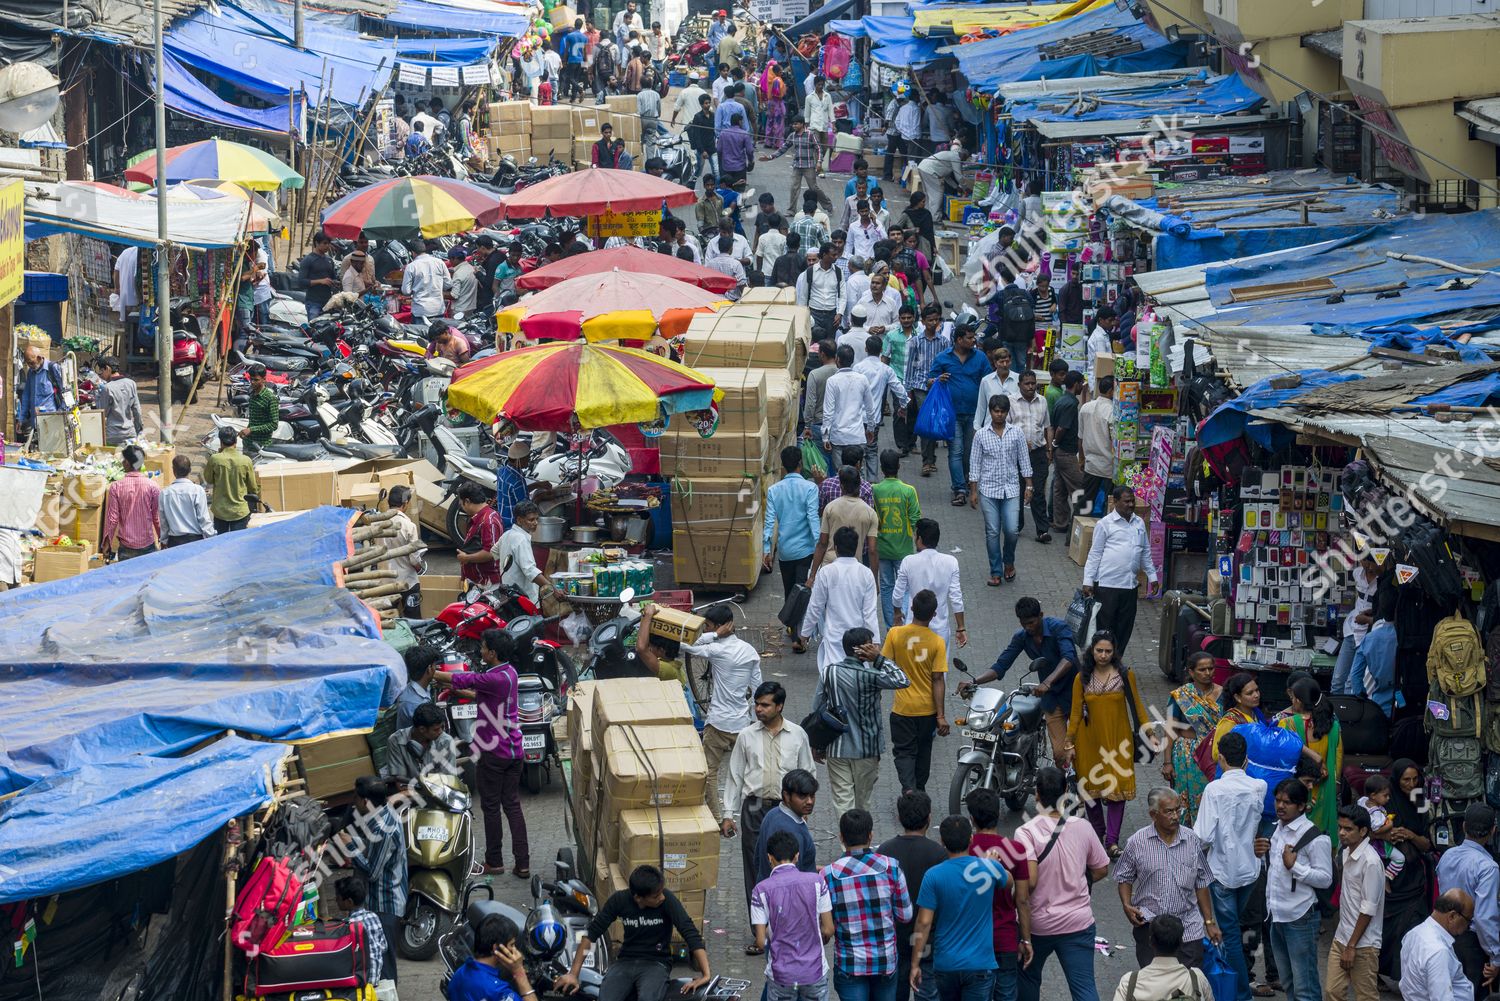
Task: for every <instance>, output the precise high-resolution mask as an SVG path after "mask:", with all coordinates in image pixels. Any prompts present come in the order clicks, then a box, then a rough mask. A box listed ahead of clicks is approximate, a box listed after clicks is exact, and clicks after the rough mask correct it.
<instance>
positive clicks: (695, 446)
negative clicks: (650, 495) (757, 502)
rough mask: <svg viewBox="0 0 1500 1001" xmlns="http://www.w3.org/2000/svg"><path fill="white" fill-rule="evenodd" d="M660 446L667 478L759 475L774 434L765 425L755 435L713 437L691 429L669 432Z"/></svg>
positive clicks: (728, 433) (725, 433)
mask: <svg viewBox="0 0 1500 1001" xmlns="http://www.w3.org/2000/svg"><path fill="white" fill-rule="evenodd" d="M778 433H779V430H778ZM659 446H660V448H661V471H662V473H663V474H664V475H668V476H671V475H677V476H712V477H716V478H720V479H723V478H726V477H734V476H737V475H740V474H745V475H748V476H756V475H758V474H759V473H760V472H761V470H762V469H764V468H765V460H766V451H767V449H769V448H770V431H769V429H768V428H767V427H766V425H765V424H764V423H762V424H761V425H760V427H758V428H756V430H755V431H754V432H753V433H733V432H729V431H719V432H717V433H715V434H714V436H713V437H712V438H704V437H702V436H700V435H699V434H698V432H697V431H695V430H693V429H691V428H684V429H681V430H669V431H667V433H666V434H664V435H662V436H661V438H660V439H659Z"/></svg>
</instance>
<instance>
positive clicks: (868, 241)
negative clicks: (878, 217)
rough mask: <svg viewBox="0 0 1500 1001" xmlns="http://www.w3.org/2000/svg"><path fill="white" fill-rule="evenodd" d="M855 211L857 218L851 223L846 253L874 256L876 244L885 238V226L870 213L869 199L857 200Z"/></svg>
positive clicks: (848, 255)
mask: <svg viewBox="0 0 1500 1001" xmlns="http://www.w3.org/2000/svg"><path fill="white" fill-rule="evenodd" d="M854 212H855V219H854V221H853V222H852V223H850V225H849V232H848V239H847V240H846V241H845V243H844V255H845V256H846V257H864V258H872V257H874V256H875V244H877V243H879V242H880V241H881V240H884V239H885V227H884V226H882V225H880V223H878V222H876V221H875V217H874V216H873V215H872V214H871V213H870V201H869V199H863V200H861V201H858V202H855V203H854Z"/></svg>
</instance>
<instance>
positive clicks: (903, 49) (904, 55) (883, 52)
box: [870, 38, 951, 69]
mask: <svg viewBox="0 0 1500 1001" xmlns="http://www.w3.org/2000/svg"><path fill="white" fill-rule="evenodd" d="M940 45H941V43H939V42H938V41H937V40H936V39H932V38H907V39H905V40H904V41H900V42H887V43H885V44H883V45H879V46H877V47H876V48H873V49H871V50H870V58H871V59H873V60H875V61H876V62H881V63H885V64H886V65H887V66H910V67H911V68H912V69H920V68H921V67H923V66H926V65H928V64H929V63H934V62H937V61H938V60H939V59H948V58H951V57H949V56H945V55H942V54H941V53H940V52H938V48H939V47H940Z"/></svg>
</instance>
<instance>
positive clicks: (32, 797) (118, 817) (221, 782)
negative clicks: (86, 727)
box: [0, 737, 287, 904]
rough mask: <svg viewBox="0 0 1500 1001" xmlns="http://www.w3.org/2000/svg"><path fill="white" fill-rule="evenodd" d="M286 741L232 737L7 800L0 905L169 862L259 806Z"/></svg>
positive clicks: (67, 777)
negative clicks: (179, 754)
mask: <svg viewBox="0 0 1500 1001" xmlns="http://www.w3.org/2000/svg"><path fill="white" fill-rule="evenodd" d="M286 753H287V748H286V747H285V746H284V745H281V744H265V743H259V742H256V741H250V740H245V739H244V738H241V737H226V738H225V739H223V740H220V741H218V742H216V743H214V744H211V745H210V746H208V747H206V748H204V749H203V750H201V751H199V752H197V753H196V754H191V755H188V756H186V757H183V758H153V757H134V758H126V759H124V760H120V761H110V762H104V763H101V764H86V765H82V766H80V767H78V768H76V769H73V770H70V771H67V772H61V773H59V774H57V775H54V776H52V777H51V778H48V779H45V780H43V781H41V782H38V783H37V784H36V785H34V786H32V787H31V788H29V789H27V790H26V792H25V793H24V794H22V795H20V796H16V797H13V798H11V799H8V800H3V801H0V858H3V859H5V865H4V867H3V868H0V904H7V903H13V902H15V901H20V900H31V899H34V898H37V897H47V896H51V895H52V894H54V893H62V892H65V891H67V890H77V889H81V888H83V887H85V886H92V885H93V884H95V883H102V882H104V881H105V880H108V879H115V878H117V877H120V876H125V875H128V874H130V873H133V872H138V871H140V870H142V869H145V868H148V867H150V866H153V865H156V864H157V863H159V862H164V861H166V860H167V859H170V858H172V857H173V856H175V855H178V854H180V853H182V852H185V851H187V850H188V849H190V848H192V847H193V846H194V845H197V844H199V843H200V842H202V841H203V840H204V839H205V838H208V837H211V836H213V834H214V832H215V831H218V830H221V829H223V827H224V825H225V824H226V823H227V822H228V821H229V820H230V819H231V818H233V817H238V816H242V815H244V814H246V813H249V812H251V811H253V810H257V809H259V808H260V807H261V806H263V805H264V804H265V803H267V802H268V801H269V800H270V798H271V796H272V792H273V791H272V790H271V789H270V788H268V785H267V769H271V770H272V772H274V770H275V767H276V763H277V762H278V761H280V760H281V758H282V757H283V756H284V755H286Z"/></svg>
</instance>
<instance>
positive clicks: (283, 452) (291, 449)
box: [257, 441, 328, 462]
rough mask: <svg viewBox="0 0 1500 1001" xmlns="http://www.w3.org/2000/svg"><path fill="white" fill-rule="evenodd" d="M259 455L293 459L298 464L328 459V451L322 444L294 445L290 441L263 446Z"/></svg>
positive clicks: (268, 457) (269, 457)
mask: <svg viewBox="0 0 1500 1001" xmlns="http://www.w3.org/2000/svg"><path fill="white" fill-rule="evenodd" d="M257 454H258V455H260V456H262V457H263V458H266V459H276V458H282V459H292V460H295V461H296V462H317V461H319V460H321V459H326V458H328V450H327V449H325V448H324V447H323V446H322V444H321V443H319V442H312V443H311V444H308V443H293V442H289V441H278V442H272V443H271V444H269V445H262V446H261V448H260V451H259V453H257Z"/></svg>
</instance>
